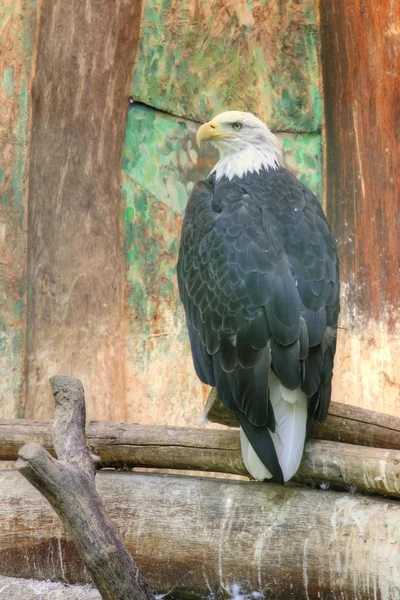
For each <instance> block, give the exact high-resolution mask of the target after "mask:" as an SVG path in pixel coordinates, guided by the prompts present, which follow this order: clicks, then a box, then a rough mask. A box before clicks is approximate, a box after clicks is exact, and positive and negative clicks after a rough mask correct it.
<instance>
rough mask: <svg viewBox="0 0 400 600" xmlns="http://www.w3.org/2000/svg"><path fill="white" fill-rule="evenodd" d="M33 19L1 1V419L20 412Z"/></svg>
mask: <svg viewBox="0 0 400 600" xmlns="http://www.w3.org/2000/svg"><path fill="white" fill-rule="evenodd" d="M35 24H36V2H35V1H28V0H26V1H25V0H1V1H0V47H1V52H0V107H1V110H0V418H1V417H10V418H11V417H15V416H20V415H21V412H22V404H23V398H22V388H23V382H24V375H25V370H24V368H25V367H24V360H25V321H26V306H25V293H26V234H25V233H26V232H25V183H26V156H27V128H28V125H27V122H28V85H29V78H30V72H31V65H32V53H33V40H34V31H35Z"/></svg>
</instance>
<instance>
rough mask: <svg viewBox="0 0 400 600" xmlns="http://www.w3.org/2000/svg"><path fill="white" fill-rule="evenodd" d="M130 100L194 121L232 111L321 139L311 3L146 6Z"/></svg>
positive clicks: (153, 2) (153, 0)
mask: <svg viewBox="0 0 400 600" xmlns="http://www.w3.org/2000/svg"><path fill="white" fill-rule="evenodd" d="M132 92H133V94H134V96H135V98H136V99H138V100H140V101H141V102H144V103H145V104H149V105H151V106H153V107H155V108H158V109H161V110H163V111H166V112H168V113H172V114H174V115H178V116H181V117H186V118H189V119H194V120H196V121H204V120H208V119H209V118H211V116H212V115H214V114H217V113H218V112H222V111H223V110H229V109H237V110H249V111H251V112H254V113H256V114H257V115H258V116H259V117H260V118H262V119H264V120H266V121H267V122H268V123H269V125H270V126H271V127H272V128H273V129H274V130H275V131H296V132H300V131H302V132H315V131H318V130H319V129H320V126H321V99H320V93H319V70H318V60H317V27H316V18H315V6H314V2H313V0H299V1H297V2H291V1H290V0H270V1H269V2H265V1H263V0H255V1H254V2H248V1H247V0H238V1H232V0H226V1H224V2H221V1H220V0H211V1H210V2H185V1H184V0H173V1H172V2H171V1H169V0H161V1H159V0H146V2H145V4H144V10H143V20H142V27H141V39H140V50H139V53H138V60H137V64H136V67H135V71H134V76H133V82H132Z"/></svg>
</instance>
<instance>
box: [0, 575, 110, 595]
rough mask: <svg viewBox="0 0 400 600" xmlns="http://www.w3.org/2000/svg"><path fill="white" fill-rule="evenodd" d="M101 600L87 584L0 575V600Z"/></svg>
mask: <svg viewBox="0 0 400 600" xmlns="http://www.w3.org/2000/svg"><path fill="white" fill-rule="evenodd" d="M33 598H38V600H101V598H100V594H99V592H98V591H97V590H95V589H94V588H92V587H90V586H89V585H85V586H81V585H69V584H66V583H58V582H54V581H36V580H35V579H22V578H20V577H2V576H1V575H0V600H30V599H33Z"/></svg>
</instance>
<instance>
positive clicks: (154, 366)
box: [122, 104, 321, 424]
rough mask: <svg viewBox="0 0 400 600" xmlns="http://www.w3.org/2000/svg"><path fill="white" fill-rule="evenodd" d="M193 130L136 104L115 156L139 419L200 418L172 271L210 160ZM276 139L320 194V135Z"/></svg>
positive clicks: (131, 373)
mask: <svg viewBox="0 0 400 600" xmlns="http://www.w3.org/2000/svg"><path fill="white" fill-rule="evenodd" d="M197 128H198V124H197V123H195V122H193V121H189V120H185V119H181V118H177V117H174V116H172V115H167V114H165V113H163V112H159V111H157V110H155V109H153V108H150V107H147V106H144V105H142V104H135V105H133V106H132V107H131V108H130V110H129V112H128V119H127V126H126V134H125V145H124V151H123V157H122V168H123V182H122V196H123V205H124V213H123V222H124V230H125V245H124V251H125V256H126V263H127V283H128V300H127V305H128V318H129V326H128V334H127V373H128V388H129V390H131V393H130V394H129V397H130V396H131V397H132V412H133V414H135V419H139V420H142V421H144V422H149V421H150V422H156V423H157V422H166V423H170V424H190V423H193V420H194V419H195V418H196V416H198V415H199V414H200V413H201V402H202V398H203V396H202V392H201V386H200V384H199V382H198V381H197V378H196V376H195V374H194V372H193V369H192V365H191V358H190V350H189V346H188V341H187V333H186V325H185V320H184V314H183V309H182V306H181V303H180V300H179V297H178V289H177V282H176V274H175V265H176V261H177V252H178V247H179V239H180V229H181V224H182V216H183V213H184V209H185V206H186V202H187V199H188V195H189V194H190V191H191V190H192V188H193V185H194V182H196V181H197V180H198V179H199V178H203V177H206V176H207V175H208V173H209V171H210V169H211V166H212V165H213V164H214V162H215V159H216V156H217V154H216V151H215V150H213V148H212V146H211V145H205V146H204V149H205V152H206V153H205V154H204V153H203V152H204V151H203V149H202V154H201V155H199V153H198V149H197V146H196V142H195V134H196V131H197ZM278 137H279V138H280V141H281V143H282V146H283V150H284V159H285V162H286V164H287V166H288V167H289V168H291V169H292V170H293V171H294V172H295V174H296V175H297V176H299V178H300V179H302V180H303V181H304V182H305V183H306V184H307V185H309V187H311V188H312V189H313V190H314V191H315V192H316V193H319V191H320V184H321V138H320V134H318V133H313V134H293V133H288V134H278ZM131 394H132V395H131ZM128 401H129V400H128Z"/></svg>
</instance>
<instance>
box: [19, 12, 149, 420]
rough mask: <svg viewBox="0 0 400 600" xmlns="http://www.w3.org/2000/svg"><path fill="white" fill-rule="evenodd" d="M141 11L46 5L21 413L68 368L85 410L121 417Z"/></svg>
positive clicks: (30, 413) (46, 409) (47, 406)
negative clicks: (129, 118)
mask: <svg viewBox="0 0 400 600" xmlns="http://www.w3.org/2000/svg"><path fill="white" fill-rule="evenodd" d="M140 15H141V7H140V2H131V1H129V0H122V1H121V2H118V4H115V3H113V2H103V3H100V4H99V3H98V2H97V1H96V0H87V1H86V2H84V3H82V2H78V3H75V2H67V3H65V2H63V1H62V0H57V1H53V0H43V2H42V3H41V9H40V25H39V33H38V47H37V68H36V74H35V78H34V81H33V93H32V141H31V157H30V178H29V219H28V229H29V252H28V281H29V289H30V293H29V298H28V330H29V333H30V335H29V338H28V372H27V398H28V399H29V401H28V402H27V405H26V407H25V416H27V417H39V418H40V417H44V416H46V417H49V416H51V415H52V412H53V402H52V398H51V393H50V389H49V386H48V383H47V382H48V379H49V377H50V376H51V375H54V373H55V372H56V373H57V372H63V373H66V374H73V375H77V376H79V377H81V379H82V381H83V382H84V383H85V386H86V389H88V390H89V394H88V412H89V414H93V413H94V412H96V413H97V414H99V413H100V414H101V415H102V416H104V417H105V416H107V415H112V416H113V418H115V419H124V418H125V403H124V401H123V400H121V399H123V398H124V393H125V388H124V372H123V370H124V338H123V333H124V322H123V304H124V264H123V257H122V253H121V236H122V231H121V224H120V213H119V211H120V204H119V201H120V172H121V171H120V169H121V166H120V155H121V152H122V145H123V135H124V125H125V119H126V111H127V108H128V86H129V80H130V77H131V73H132V67H133V63H134V60H135V51H136V46H137V41H138V35H139V26H140ZM60 40H62V43H60ZM117 398H118V399H119V402H117V400H116V399H117ZM94 399H95V400H94ZM95 407H96V410H95Z"/></svg>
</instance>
